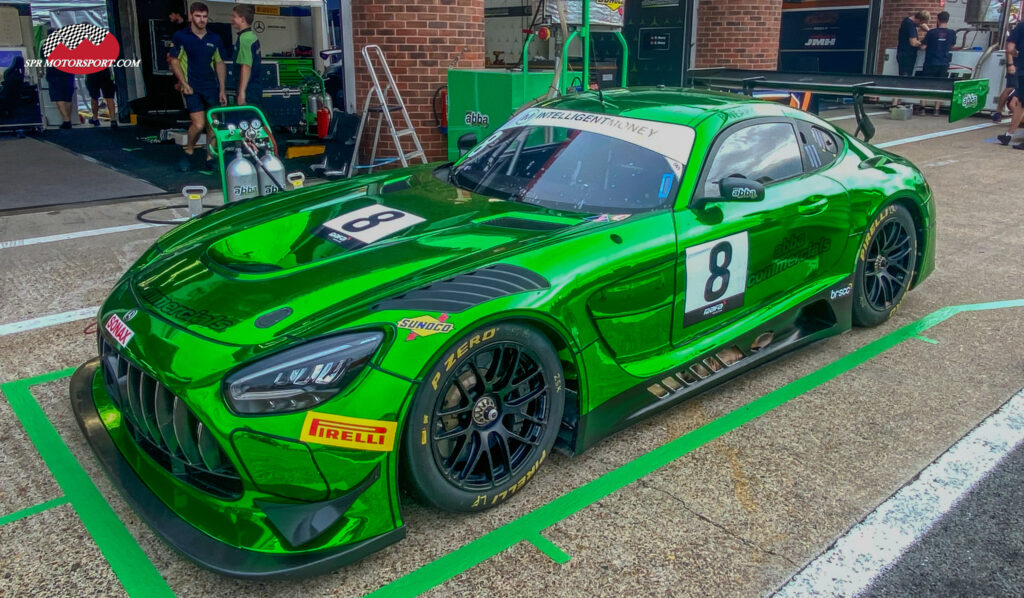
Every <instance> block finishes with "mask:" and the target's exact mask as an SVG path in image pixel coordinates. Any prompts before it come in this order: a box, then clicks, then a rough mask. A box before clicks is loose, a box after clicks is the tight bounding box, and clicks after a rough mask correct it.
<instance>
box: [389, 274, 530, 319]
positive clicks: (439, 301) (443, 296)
mask: <svg viewBox="0 0 1024 598" xmlns="http://www.w3.org/2000/svg"><path fill="white" fill-rule="evenodd" d="M549 286H550V283H548V281H547V279H545V278H544V277H543V276H540V275H539V274H537V273H535V272H531V271H530V270H527V269H526V268H521V267H519V266H513V265H511V264H495V265H493V266H487V267H486V268H481V269H479V270H476V271H474V272H467V273H466V274H460V275H458V276H455V277H453V278H449V279H447V280H442V281H440V282H436V283H434V284H431V285H429V286H425V287H422V288H419V289H414V290H412V291H409V292H408V293H406V294H404V295H401V296H399V297H395V298H394V299H388V300H387V301H384V302H382V303H379V304H377V305H376V306H375V309H378V310H383V309H416V310H419V309H422V310H426V311H440V312H446V313H459V312H461V311H465V310H467V309H469V308H471V307H473V306H476V305H480V304H481V303H486V302H487V301H491V300H492V299H497V298H498V297H505V296H507V295H513V294H515V293H525V292H527V291H537V290H541V289H546V288H548V287H549Z"/></svg>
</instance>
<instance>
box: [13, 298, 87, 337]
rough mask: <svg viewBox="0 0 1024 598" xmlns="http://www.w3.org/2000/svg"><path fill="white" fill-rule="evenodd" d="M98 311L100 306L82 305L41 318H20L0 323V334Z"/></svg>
mask: <svg viewBox="0 0 1024 598" xmlns="http://www.w3.org/2000/svg"><path fill="white" fill-rule="evenodd" d="M99 311H100V306H98V305H97V306H96V307H83V308H82V309H76V310H75V311H66V312H64V313H62V314H53V315H50V316H43V317H41V318H33V319H31V320H22V321H21V322H14V323H11V324H0V336H4V335H7V334H14V333H15V332H25V331H26V330H35V329H36V328H45V327H47V326H53V325H55V324H64V323H67V322H74V321H76V320H85V319H87V318H95V317H96V314H97V313H98V312H99Z"/></svg>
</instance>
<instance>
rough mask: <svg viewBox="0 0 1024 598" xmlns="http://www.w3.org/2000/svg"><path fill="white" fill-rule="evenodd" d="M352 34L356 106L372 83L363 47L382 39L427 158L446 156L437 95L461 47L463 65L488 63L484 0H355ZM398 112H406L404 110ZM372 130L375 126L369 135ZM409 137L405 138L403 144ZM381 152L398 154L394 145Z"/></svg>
mask: <svg viewBox="0 0 1024 598" xmlns="http://www.w3.org/2000/svg"><path fill="white" fill-rule="evenodd" d="M352 39H353V42H354V45H355V51H356V56H357V57H356V62H355V68H356V110H362V107H363V102H364V101H365V99H366V93H367V91H368V90H369V89H370V85H371V82H370V75H369V72H368V71H367V69H366V64H365V63H364V61H363V57H362V49H363V47H364V46H366V45H368V44H376V45H378V46H380V47H381V50H383V51H384V55H385V57H386V58H387V61H388V65H389V66H390V67H391V73H392V75H394V77H395V80H396V82H397V84H398V90H399V92H401V94H402V99H403V100H405V106H406V108H407V109H408V110H409V116H410V117H411V118H412V122H413V126H414V127H415V128H416V134H417V135H418V136H419V139H420V143H422V144H423V149H424V150H425V151H426V153H427V159H428V160H430V161H434V160H442V159H444V158H445V157H446V155H447V152H448V145H447V141H446V137H445V136H443V135H441V133H440V132H439V131H438V130H437V126H436V125H435V123H434V115H433V110H432V108H431V98H432V97H433V95H434V92H435V90H436V89H437V88H438V87H440V86H442V85H444V84H445V82H446V80H447V71H448V65H449V64H451V62H452V61H453V60H455V58H456V57H458V56H459V54H460V53H461V54H462V57H461V58H460V59H459V62H458V68H483V67H484V1H483V0H353V2H352ZM383 85H386V81H384V82H382V86H383ZM397 115H398V116H399V118H400V115H401V113H397ZM398 128H401V125H398ZM384 129H385V130H386V126H385V127H384ZM385 132H386V131H383V130H382V133H385ZM372 135H373V130H372V129H371V130H370V131H369V132H367V133H364V139H370V138H372ZM382 138H383V134H382ZM407 140H408V138H403V145H404V144H405V142H406V141H407ZM364 145H365V144H364ZM387 147H390V146H385V148H387ZM409 149H410V148H409V147H407V148H406V151H409ZM367 150H368V148H367ZM377 153H378V157H380V156H387V157H390V156H394V151H393V150H389V149H385V150H384V152H382V151H381V149H380V148H378V152H377ZM367 155H368V153H367Z"/></svg>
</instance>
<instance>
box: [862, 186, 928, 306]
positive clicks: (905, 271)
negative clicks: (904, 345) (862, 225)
mask: <svg viewBox="0 0 1024 598" xmlns="http://www.w3.org/2000/svg"><path fill="white" fill-rule="evenodd" d="M916 267H917V234H916V232H915V230H914V219H913V218H911V216H910V212H909V211H908V210H907V208H905V207H903V206H902V205H899V204H889V205H888V206H886V207H885V208H883V209H882V210H881V211H880V212H879V213H878V215H877V216H876V217H875V219H874V220H873V221H872V223H871V225H870V226H869V227H868V231H867V233H866V234H865V235H864V242H863V243H862V244H861V247H860V251H859V252H858V255H857V270H856V273H855V275H854V282H853V323H854V324H856V325H858V326H877V325H878V324H881V323H882V322H884V321H886V320H888V319H889V318H890V317H892V315H893V314H894V313H896V310H897V309H899V306H900V303H902V302H903V298H904V297H905V296H906V294H907V290H908V289H909V288H910V284H911V282H912V281H913V279H914V268H916Z"/></svg>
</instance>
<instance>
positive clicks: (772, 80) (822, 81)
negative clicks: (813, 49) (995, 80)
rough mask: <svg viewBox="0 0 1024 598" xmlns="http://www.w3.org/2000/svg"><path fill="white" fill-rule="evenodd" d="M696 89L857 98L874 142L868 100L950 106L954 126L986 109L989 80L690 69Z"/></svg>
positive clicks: (860, 120)
mask: <svg viewBox="0 0 1024 598" xmlns="http://www.w3.org/2000/svg"><path fill="white" fill-rule="evenodd" d="M687 78H688V79H689V81H690V85H693V86H702V87H707V88H718V89H734V90H737V89H738V90H742V92H743V93H745V94H747V95H753V92H754V90H755V89H779V90H785V91H807V92H813V93H824V94H829V95H843V96H851V97H853V112H854V114H855V115H856V117H857V133H863V134H864V140H865V141H870V140H871V138H872V137H874V135H875V127H874V125H872V124H871V120H870V119H868V116H867V114H866V113H865V111H864V96H865V95H879V96H897V97H901V98H920V99H925V100H945V101H947V102H949V106H950V108H949V122H956V121H958V120H960V119H962V118H966V117H968V116H970V115H972V114H974V113H976V112H978V111H979V110H981V108H982V107H983V106H984V105H985V99H986V98H987V97H988V87H989V86H988V79H936V78H931V77H893V76H891V75H850V74H823V73H782V72H779V71H752V70H742V69H728V68H703V69H690V70H689V71H688V72H687Z"/></svg>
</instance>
